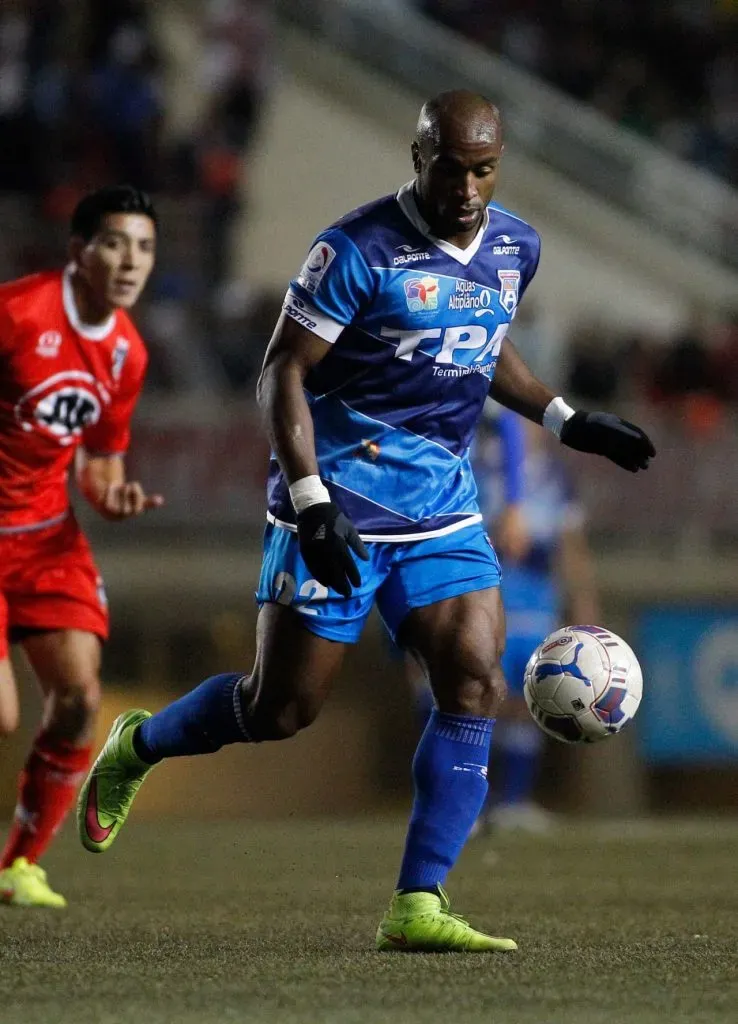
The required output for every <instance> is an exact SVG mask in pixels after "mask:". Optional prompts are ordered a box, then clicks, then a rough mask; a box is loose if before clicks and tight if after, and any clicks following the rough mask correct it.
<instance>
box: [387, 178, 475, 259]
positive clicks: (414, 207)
mask: <svg viewBox="0 0 738 1024" xmlns="http://www.w3.org/2000/svg"><path fill="white" fill-rule="evenodd" d="M396 199H397V202H398V203H399V204H400V209H401V210H402V212H403V213H404V214H405V216H406V217H407V219H408V220H409V221H410V223H411V224H412V226H413V227H414V228H417V230H418V231H419V232H420V233H421V235H425V237H426V238H427V239H428V241H430V242H432V243H433V244H434V245H437V246H438V248H439V249H441V250H442V251H443V252H445V253H446V255H447V256H450V257H451V259H454V260H456V261H457V262H458V263H461V264H463V266H465V267H468V266H469V264H470V263H471V261H472V260H473V259H474V257H475V256H476V254H477V252H478V251H479V246H480V245H481V244H482V239H483V238H484V232H485V231H486V230H487V228H488V227H489V209H486V210H485V211H484V220H483V221H482V225H481V227H480V228H479V231H477V233H476V235H475V236H474V241H473V242H472V243H471V245H468V246H467V247H466V249H460V248H459V247H458V245H453V244H452V243H451V242H447V241H446V240H445V239H444V238H436V236H435V235H434V234H432V233H431V229H430V228H429V227H428V225H427V224H426V222H425V221H424V220H423V218H422V217H421V216H420V211H419V210H418V204H417V203H416V202H415V182H414V181H408V182H407V183H406V184H404V185H403V186H402V188H401V189H400V191H399V192H398V193H397V196H396Z"/></svg>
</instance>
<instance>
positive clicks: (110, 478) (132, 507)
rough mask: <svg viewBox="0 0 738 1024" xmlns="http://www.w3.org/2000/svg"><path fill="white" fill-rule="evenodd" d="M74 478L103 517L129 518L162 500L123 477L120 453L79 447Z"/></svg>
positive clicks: (123, 463)
mask: <svg viewBox="0 0 738 1024" xmlns="http://www.w3.org/2000/svg"><path fill="white" fill-rule="evenodd" d="M76 478H77V485H78V487H79V489H80V490H81V492H82V494H83V495H84V497H85V498H86V499H87V501H88V502H89V504H90V505H91V506H92V507H93V508H94V509H95V511H96V512H97V513H98V514H99V515H101V516H102V517H103V519H110V520H114V521H115V520H121V519H130V518H131V516H137V515H140V514H141V513H142V512H146V511H148V510H149V509H153V508H160V507H161V506H162V505H163V504H164V499H163V497H162V496H161V495H160V494H146V492H145V491H144V489H143V487H142V486H141V484H140V483H138V482H137V481H132V480H126V468H125V462H124V460H123V456H122V455H90V454H89V453H88V452H86V451H85V450H84V449H83V448H80V449H79V451H78V453H77V462H76Z"/></svg>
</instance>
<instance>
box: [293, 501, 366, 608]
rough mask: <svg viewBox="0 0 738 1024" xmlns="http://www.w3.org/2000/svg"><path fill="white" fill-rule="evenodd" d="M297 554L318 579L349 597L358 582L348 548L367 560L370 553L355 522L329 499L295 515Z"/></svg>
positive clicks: (325, 585) (358, 578)
mask: <svg viewBox="0 0 738 1024" xmlns="http://www.w3.org/2000/svg"><path fill="white" fill-rule="evenodd" d="M297 536H298V538H299V541H300V554H301V555H302V557H303V559H304V561H305V565H306V566H307V567H308V569H309V570H310V572H311V573H312V574H313V576H314V577H315V579H316V580H317V581H318V583H322V584H323V586H324V587H332V588H333V590H337V591H338V593H339V594H342V595H343V596H344V597H351V587H352V586H354V587H358V586H360V584H361V576H360V575H359V570H358V569H357V568H356V562H355V561H354V559H353V557H352V555H351V551H350V550H349V548H351V550H353V551H355V552H356V554H357V555H358V556H359V558H363V559H364V561H367V560H368V558H369V554H368V552H367V550H366V548H365V547H364V541H363V540H362V539H361V537H360V536H359V535H358V533H357V532H356V528H355V526H354V524H353V523H352V522H351V520H350V519H348V518H347V517H346V516H345V515H344V514H343V512H342V511H341V510H340V508H339V507H338V506H337V505H334V504H333V502H332V501H321V502H319V503H318V504H317V505H310V506H308V508H306V509H305V510H304V511H303V512H300V514H299V515H298V517H297Z"/></svg>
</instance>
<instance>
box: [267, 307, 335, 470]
mask: <svg viewBox="0 0 738 1024" xmlns="http://www.w3.org/2000/svg"><path fill="white" fill-rule="evenodd" d="M327 351H328V344H327V343H326V342H324V341H323V340H322V339H321V338H318V337H316V336H315V335H314V334H311V332H310V331H307V330H305V329H304V328H303V327H301V326H300V325H299V324H296V323H295V322H294V321H293V320H289V319H286V318H283V319H282V320H280V322H279V323H278V324H277V327H276V329H275V332H274V336H273V338H272V340H271V342H270V343H269V348H268V349H267V353H266V356H265V358H264V366H263V367H262V371H261V375H260V377H259V381H258V384H257V386H256V400H257V402H258V404H259V409H260V410H261V415H262V419H263V422H264V428H265V430H266V433H267V436H268V438H269V443H270V444H271V447H272V451H273V452H274V454H275V455H276V457H277V460H278V462H279V464H280V466H281V468H282V472H283V473H284V475H285V477H286V478H287V482H288V483H290V484H292V483H294V482H295V481H296V480H301V479H303V477H307V476H313V475H318V472H319V471H318V460H317V457H316V455H315V434H314V431H313V417H312V415H311V413H310V407H309V406H308V403H307V400H306V398H305V391H304V387H303V384H304V381H305V377H306V376H307V374H308V372H309V371H310V369H311V368H312V367H313V366H315V365H316V364H317V363H318V362H319V361H320V360H321V359H322V358H323V356H324V355H325V354H326V352H327Z"/></svg>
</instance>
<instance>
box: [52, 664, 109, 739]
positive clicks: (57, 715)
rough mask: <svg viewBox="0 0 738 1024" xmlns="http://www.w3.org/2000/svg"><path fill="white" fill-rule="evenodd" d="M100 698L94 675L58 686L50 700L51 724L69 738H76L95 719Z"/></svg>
mask: <svg viewBox="0 0 738 1024" xmlns="http://www.w3.org/2000/svg"><path fill="white" fill-rule="evenodd" d="M100 699H101V691H100V681H99V680H98V679H97V678H96V677H95V676H91V677H90V678H89V679H85V680H79V681H76V682H75V683H74V684H72V685H67V686H63V687H59V688H58V689H56V690H55V692H54V693H53V695H52V700H51V721H52V724H53V725H54V726H56V727H57V728H58V729H59V730H60V731H61V732H63V733H64V735H66V736H68V737H69V738H72V739H74V738H76V737H77V736H79V735H81V734H82V733H84V732H85V731H86V730H87V729H88V728H89V727H90V726H91V725H92V723H93V722H94V721H95V718H96V717H97V713H98V711H99V709H100Z"/></svg>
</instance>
